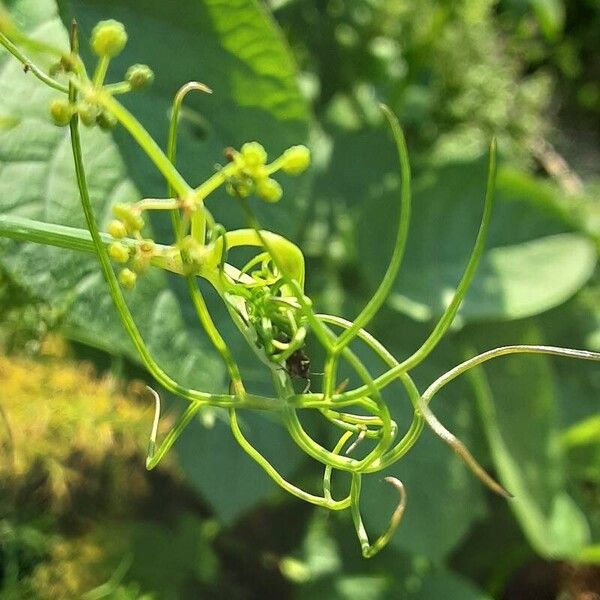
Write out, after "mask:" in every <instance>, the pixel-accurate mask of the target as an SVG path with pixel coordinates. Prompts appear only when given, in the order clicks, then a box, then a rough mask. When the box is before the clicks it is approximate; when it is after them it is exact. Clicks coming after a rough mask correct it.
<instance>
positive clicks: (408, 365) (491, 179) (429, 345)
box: [336, 140, 496, 398]
mask: <svg viewBox="0 0 600 600" xmlns="http://www.w3.org/2000/svg"><path fill="white" fill-rule="evenodd" d="M495 180H496V140H492V143H491V145H490V159H489V165H488V178H487V189H486V195H485V203H484V207H483V216H482V220H481V225H480V226H479V232H478V234H477V239H476V240H475V245H474V247H473V252H472V253H471V256H470V258H469V262H468V263H467V267H466V269H465V272H464V274H463V276H462V279H461V280H460V283H459V284H458V287H457V288H456V292H455V293H454V297H453V298H452V301H451V302H450V304H449V305H448V308H447V309H446V310H445V311H444V314H443V315H442V316H441V318H440V320H439V321H438V323H437V324H436V326H435V327H434V329H433V331H432V332H431V334H430V335H429V337H428V338H427V339H426V340H425V342H424V343H423V344H422V345H421V347H420V348H419V349H418V350H417V351H416V352H415V353H414V354H412V355H411V356H410V357H408V358H407V359H406V360H404V361H402V362H401V363H399V364H398V365H397V366H395V367H394V368H392V369H390V370H389V371H387V372H386V373H384V374H383V375H381V376H379V377H378V378H377V379H375V385H376V386H377V387H378V388H379V389H381V388H383V387H385V386H386V385H389V384H390V383H391V382H392V381H394V379H396V377H398V376H399V375H400V374H401V373H405V372H407V371H410V370H411V369H412V368H413V367H415V366H417V365H418V364H419V363H421V362H422V361H423V360H424V359H425V358H426V357H427V356H428V355H429V354H430V353H431V351H432V350H433V349H434V348H435V347H436V346H437V344H438V342H439V341H440V340H441V339H442V337H443V336H444V334H445V333H446V331H448V329H449V327H450V325H451V324H452V321H453V320H454V317H455V316H456V313H457V312H458V309H459V308H460V305H461V304H462V301H463V299H464V297H465V295H466V293H467V290H468V289H469V287H470V285H471V282H472V281H473V277H474V276H475V272H476V270H477V266H478V265H479V262H480V260H481V257H482V255H483V251H484V249H485V241H486V239H487V234H488V230H489V225H490V221H491V217H492V208H493V205H494V187H495ZM366 392H367V389H366V386H361V387H359V388H356V389H354V390H351V391H349V392H344V393H343V394H340V395H339V397H340V398H342V397H347V398H355V397H360V396H362V395H364V394H365V393H366ZM336 398H337V397H336Z"/></svg>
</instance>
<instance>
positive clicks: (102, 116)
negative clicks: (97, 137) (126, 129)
mask: <svg viewBox="0 0 600 600" xmlns="http://www.w3.org/2000/svg"><path fill="white" fill-rule="evenodd" d="M96 123H98V125H99V126H100V129H104V131H110V130H111V129H114V128H115V126H116V124H117V119H116V118H115V117H113V116H112V115H111V114H110V113H109V112H106V111H105V110H103V111H102V112H100V113H98V116H97V117H96Z"/></svg>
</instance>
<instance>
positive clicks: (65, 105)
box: [50, 19, 154, 130]
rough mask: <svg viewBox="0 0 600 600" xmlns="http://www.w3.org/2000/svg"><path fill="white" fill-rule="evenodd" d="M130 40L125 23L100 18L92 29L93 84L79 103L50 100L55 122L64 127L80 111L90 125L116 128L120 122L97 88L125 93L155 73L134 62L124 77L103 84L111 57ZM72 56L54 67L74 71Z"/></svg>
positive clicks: (151, 80) (140, 87) (139, 86)
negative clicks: (95, 59) (96, 58)
mask: <svg viewBox="0 0 600 600" xmlns="http://www.w3.org/2000/svg"><path fill="white" fill-rule="evenodd" d="M126 43H127V32H126V31H125V27H124V25H123V24H122V23H119V22H118V21H115V20H114V19H109V20H107V21H100V22H99V23H98V24H97V25H96V26H95V27H94V29H93V31H92V37H91V39H90V45H91V47H92V50H93V52H94V54H96V56H98V64H97V66H96V71H95V73H94V76H93V78H92V80H91V81H90V84H91V85H90V87H89V89H87V90H86V91H85V92H84V94H83V97H82V99H81V100H80V101H79V102H78V103H77V104H71V103H69V102H67V101H66V100H62V99H58V98H57V99H55V100H53V101H52V103H51V104H50V115H51V116H52V119H53V121H54V123H55V124H56V125H58V126H61V127H65V126H66V125H68V124H69V122H70V121H71V119H72V118H73V116H74V115H76V114H77V115H78V116H79V118H80V119H81V122H82V123H83V124H84V125H85V126H87V127H94V126H96V125H98V126H99V127H100V128H101V129H105V130H109V129H113V128H114V127H115V125H116V124H117V121H116V119H115V118H114V117H113V115H111V114H110V113H109V112H108V111H106V110H104V109H103V108H102V106H101V105H100V103H99V102H98V92H99V91H100V90H102V91H103V92H104V93H109V94H123V93H126V92H129V91H134V90H139V89H142V88H144V87H146V86H148V85H150V84H151V83H152V82H153V81H154V73H153V72H152V69H150V67H149V66H148V65H140V64H136V65H132V66H131V67H129V68H128V69H127V72H126V73H125V78H124V80H123V81H121V82H118V83H113V84H109V85H106V86H105V85H104V78H105V76H106V71H107V69H108V64H109V62H110V60H111V59H112V58H114V57H115V56H117V55H118V54H120V53H121V51H122V50H123V48H124V47H125V44H126ZM68 58H69V57H63V58H62V59H61V62H60V63H59V64H58V65H56V67H55V68H54V71H58V70H62V71H67V72H69V71H71V72H72V71H74V65H72V64H71V63H70V62H69V60H68Z"/></svg>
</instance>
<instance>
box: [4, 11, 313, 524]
mask: <svg viewBox="0 0 600 600" xmlns="http://www.w3.org/2000/svg"><path fill="white" fill-rule="evenodd" d="M73 6H74V9H75V13H76V14H77V15H78V17H80V19H81V21H82V24H83V30H84V32H85V31H86V30H87V31H89V28H90V27H91V25H92V23H93V22H94V21H95V20H96V19H98V18H100V17H102V16H104V17H116V18H123V20H124V21H125V22H126V23H127V25H128V27H129V34H130V40H131V43H130V47H129V48H128V49H127V50H126V51H125V56H124V57H123V61H125V62H124V63H121V67H123V65H124V64H125V63H127V64H130V63H133V62H149V63H151V64H152V66H153V67H154V68H155V69H156V70H157V82H156V83H157V87H156V90H155V91H154V92H151V93H150V94H149V95H147V96H142V95H140V96H139V97H138V98H137V99H133V101H132V103H131V106H132V108H133V109H134V110H136V111H137V110H140V111H141V113H142V117H143V118H144V120H145V122H146V123H149V124H150V125H151V126H152V127H151V128H153V129H155V130H157V131H160V132H161V134H164V132H165V131H166V129H167V125H168V120H167V117H168V103H169V98H170V97H171V96H172V94H173V93H174V92H175V91H176V89H177V87H178V86H179V85H180V84H182V83H184V82H185V81H187V80H189V79H194V78H200V76H201V75H202V73H201V72H200V71H201V70H202V69H200V68H199V66H198V65H200V64H202V63H203V61H204V65H205V66H207V68H208V66H210V73H212V75H213V77H214V81H213V82H211V83H212V84H213V86H214V87H215V98H216V99H213V100H210V101H209V104H208V105H207V106H211V107H212V108H211V110H210V111H209V112H207V113H206V115H207V118H208V121H207V122H210V127H209V129H210V134H207V137H206V143H204V142H201V141H199V140H198V136H197V135H196V134H197V133H198V132H196V133H194V131H195V130H193V127H191V125H190V122H189V120H188V121H186V123H182V134H183V138H184V139H183V142H182V144H181V145H180V148H179V152H180V155H182V156H183V154H186V153H189V154H188V156H187V166H188V169H187V170H188V172H190V171H191V170H192V167H191V165H194V169H195V170H196V172H197V174H196V175H195V176H194V181H199V180H200V178H201V177H203V176H205V175H207V174H210V172H211V170H212V168H213V167H212V165H213V164H214V162H215V160H218V157H219V156H220V153H221V152H222V148H223V147H224V146H226V145H229V144H236V143H238V142H239V141H240V140H245V139H249V138H250V139H251V138H257V139H261V140H264V141H265V142H266V143H267V144H270V145H271V146H272V147H273V148H275V149H276V150H279V149H281V148H283V147H284V146H286V145H290V144H291V143H299V142H302V141H303V136H304V133H305V129H306V124H305V119H306V109H305V106H304V103H303V101H302V100H301V97H300V95H299V92H298V91H297V89H296V86H295V83H294V80H293V77H294V68H293V65H292V63H291V62H290V60H289V57H288V55H287V51H286V49H285V47H284V46H283V44H282V42H281V40H280V39H279V34H278V32H277V30H276V29H275V28H274V27H273V24H272V23H271V22H270V21H269V19H268V18H267V17H266V16H265V15H264V13H263V12H262V11H261V10H260V9H259V8H258V7H257V6H256V5H255V4H254V3H253V2H251V1H250V0H248V1H245V0H244V1H241V2H238V3H236V5H235V6H232V7H230V8H223V12H220V11H219V10H218V7H217V3H215V2H210V1H206V2H196V1H191V0H190V1H189V2H181V3H178V10H177V11H172V10H170V9H167V7H166V5H165V4H164V3H160V2H155V3H145V4H144V5H143V6H138V4H137V3H133V2H131V3H129V5H127V6H126V5H125V4H124V3H122V2H121V3H118V6H117V3H111V2H104V3H88V2H86V3H80V4H77V3H75V4H74V5H73ZM65 7H66V4H63V9H65ZM10 8H11V10H12V13H13V14H14V16H15V20H16V21H17V22H18V23H19V24H20V25H21V26H22V27H23V28H24V29H25V30H27V31H28V32H29V33H30V34H31V35H33V36H35V37H37V38H40V39H43V40H46V41H52V42H54V43H56V44H59V45H61V46H63V47H66V43H67V38H66V32H65V29H64V27H63V25H62V23H61V21H60V19H59V18H58V14H57V9H56V6H55V3H54V2H52V1H50V0H35V2H34V1H32V0H19V1H15V2H13V3H12V4H11V6H10ZM80 12H81V15H79V13H80ZM100 13H101V14H100ZM233 16H235V18H233ZM228 17H231V19H229V18H228ZM240 36H241V38H240ZM244 36H245V37H244ZM240 40H241V41H244V43H243V44H241V41H240ZM234 42H235V43H240V44H241V46H236V45H234ZM167 43H169V44H171V45H176V46H177V47H176V48H175V49H174V50H173V51H172V52H167V51H165V48H166V44H167ZM0 61H1V62H0V89H1V90H2V94H1V95H0V114H7V115H11V117H14V118H15V119H18V120H19V122H18V124H17V125H15V126H14V127H12V128H10V129H0V211H1V212H2V213H3V214H14V215H19V216H26V217H29V218H33V219H38V220H40V221H47V222H52V223H61V224H66V225H72V226H78V227H83V226H84V218H83V213H82V211H81V208H80V205H79V198H78V194H77V190H76V186H75V179H74V175H73V166H72V156H71V149H70V144H69V139H68V132H67V130H65V129H59V128H57V127H55V126H53V125H52V124H51V122H50V120H49V117H48V105H49V102H50V101H51V99H52V98H54V97H56V92H53V91H49V90H48V89H47V88H45V87H44V86H43V84H41V83H40V82H39V81H37V80H36V79H34V78H33V77H32V76H31V75H30V74H25V73H23V69H22V68H21V66H20V65H19V64H18V63H17V62H16V61H15V60H13V59H12V58H11V57H9V56H8V55H7V53H5V52H3V53H1V54H0ZM45 66H46V67H48V66H49V65H48V64H47V65H45ZM121 67H120V66H119V64H118V63H117V65H116V67H115V69H114V71H113V70H111V73H113V72H115V73H116V77H117V78H119V77H121V76H122V71H124V67H123V68H121ZM252 82H254V85H252ZM211 102H212V104H211ZM238 105H241V108H240V109H239V111H238V108H237V107H238ZM82 136H83V148H84V161H85V164H86V168H87V172H88V179H89V185H90V192H91V196H92V202H93V204H94V206H95V208H96V214H97V217H98V219H99V221H100V223H101V224H103V225H106V223H107V221H108V219H110V206H111V205H112V204H113V203H114V202H122V201H129V200H136V199H138V198H139V197H140V194H156V195H164V184H163V183H162V182H161V181H160V178H158V177H157V176H156V174H155V173H154V172H153V171H151V169H150V167H149V165H148V164H145V163H144V160H145V159H144V157H143V156H142V154H141V151H139V150H138V149H137V147H135V146H134V144H133V143H132V142H131V141H129V140H128V139H126V136H125V134H124V132H123V131H119V130H118V129H117V131H116V132H115V136H116V138H117V139H118V143H119V145H117V144H115V142H113V140H112V138H111V136H109V135H107V134H104V133H101V132H99V131H97V130H83V131H82ZM236 136H238V137H236ZM276 143H277V144H279V146H276ZM270 149H271V148H270ZM123 157H124V158H125V160H124V159H123ZM140 165H141V166H140ZM282 206H283V204H282ZM228 208H229V209H231V206H228ZM282 221H285V219H284V218H282ZM158 229H160V224H157V225H156V227H155V231H156V230H158ZM0 263H1V265H2V268H3V269H5V270H6V271H7V272H8V273H9V274H10V276H11V277H12V278H14V280H15V281H17V282H18V283H19V284H20V285H22V286H24V287H25V288H26V289H27V290H29V291H30V292H31V293H32V294H33V295H34V296H37V297H40V298H42V299H44V300H46V301H48V302H49V303H50V304H52V305H53V306H55V307H59V308H60V309H61V310H62V312H63V314H64V323H63V324H64V330H65V331H66V333H67V335H69V336H70V337H71V338H72V339H75V340H79V341H81V342H84V343H86V344H89V345H92V346H95V347H97V348H100V349H103V350H105V351H108V352H110V353H111V354H113V355H121V356H127V357H129V358H131V359H133V360H137V356H136V354H135V352H134V351H133V348H132V346H131V344H130V343H129V342H128V340H127V336H126V334H125V332H124V330H123V329H122V326H121V324H120V322H119V320H118V318H117V315H116V312H115V311H114V309H113V307H112V304H111V301H110V298H109V296H108V293H107V292H106V288H105V285H104V282H103V278H102V275H101V273H100V270H99V268H98V265H97V263H96V260H95V259H94V258H93V257H89V256H79V255H76V254H74V253H72V252H66V251H62V250H57V249H49V248H45V247H41V246H34V245H28V244H17V243H9V242H7V241H6V240H0ZM180 288H181V286H179V287H177V286H170V284H169V279H168V278H167V277H166V276H165V275H164V274H162V273H160V272H151V273H150V274H149V275H148V276H147V277H145V278H143V279H142V280H141V281H140V284H139V286H137V288H136V290H135V291H134V292H133V293H131V294H130V295H129V296H128V301H129V304H130V306H131V309H132V311H133V313H134V317H135V318H136V321H137V323H138V325H139V327H140V329H141V331H142V334H143V335H144V337H145V339H146V341H147V344H148V346H149V347H150V348H151V350H152V351H153V353H154V354H155V356H156V358H157V359H158V361H159V363H160V364H161V365H162V366H163V367H164V368H165V370H166V371H167V372H168V373H169V374H170V375H171V376H173V377H174V378H175V379H177V380H178V381H180V382H181V383H183V384H186V385H189V386H193V387H196V388H198V389H201V390H206V391H224V390H226V389H227V384H228V383H227V380H226V378H225V372H224V368H223V365H222V363H221V362H220V360H219V359H218V357H217V355H216V354H215V353H214V351H213V349H212V347H211V346H210V344H209V343H208V341H207V338H206V336H205V334H204V333H203V331H202V330H201V328H200V326H199V325H198V323H197V321H196V319H195V317H193V315H191V312H190V308H189V306H188V305H187V304H184V303H183V302H182V301H183V296H182V294H181V291H180ZM186 302H187V299H186ZM222 316H224V318H226V319H227V323H225V328H226V329H227V328H228V329H229V330H231V324H230V323H229V319H228V318H227V317H226V316H225V313H224V311H223V312H222ZM237 339H238V341H239V338H237ZM238 345H239V344H238ZM149 425H150V423H149ZM273 432H274V433H273ZM196 435H197V436H198V439H192V443H189V440H188V443H186V445H185V447H186V449H187V450H186V452H188V453H189V456H188V457H187V459H188V460H185V461H184V462H185V463H186V465H189V470H190V472H194V471H198V469H197V466H198V463H204V462H205V455H209V456H211V457H212V458H213V461H214V462H212V463H211V466H212V468H213V469H214V472H215V474H216V476H217V477H218V475H219V474H220V472H221V470H222V469H223V465H224V464H225V463H226V462H227V461H230V460H233V457H235V456H237V455H238V454H239V458H240V460H239V462H237V463H236V469H237V471H236V476H237V477H239V481H240V482H249V481H253V482H254V484H253V485H252V486H248V487H247V490H246V492H245V493H244V494H241V493H240V494H235V495H231V496H230V497H229V498H228V501H227V503H226V509H225V508H224V509H223V513H222V512H221V503H220V502H218V498H215V497H211V498H210V499H211V500H212V504H213V507H214V509H215V511H216V512H217V514H220V515H221V514H223V515H224V516H226V517H227V518H229V519H231V518H234V517H235V516H236V515H238V514H239V513H240V512H241V511H243V510H245V509H247V508H248V507H249V506H251V505H252V504H254V503H255V502H257V501H259V500H260V499H261V498H262V497H264V495H265V494H268V493H271V492H272V490H273V483H272V482H271V481H270V480H267V479H266V478H262V479H261V478H256V468H255V466H254V465H253V464H252V462H251V461H250V460H249V459H247V457H246V456H245V455H244V454H243V453H242V451H241V450H240V449H239V448H238V447H237V445H236V444H235V442H234V441H233V440H232V439H231V436H230V435H229V434H228V432H227V431H223V432H220V435H219V436H218V437H217V438H215V436H213V435H211V432H205V431H203V430H202V429H201V428H197V429H196ZM281 435H282V432H281V430H279V429H276V428H273V427H271V428H267V429H266V433H264V436H263V437H264V438H265V439H263V440H262V441H263V442H264V444H265V446H269V447H276V446H277V445H278V444H279V443H280V442H281ZM203 436H206V437H203ZM269 436H270V437H269ZM194 443H197V444H198V445H197V446H194ZM199 448H201V451H200V450H199ZM190 457H192V458H193V460H189V459H190ZM300 457H301V453H300V452H293V453H292V452H288V453H286V454H283V455H282V456H281V465H280V466H281V468H282V470H283V471H284V472H289V471H290V470H292V469H293V468H294V466H295V465H296V464H297V463H298V460H300ZM255 478H256V481H254V479H255ZM191 480H192V481H193V482H194V483H195V484H196V485H197V487H198V489H199V490H200V492H202V493H203V494H206V495H207V496H209V495H210V492H211V490H210V489H209V488H210V486H211V485H212V483H213V482H212V481H209V480H208V478H199V477H192V479H191Z"/></svg>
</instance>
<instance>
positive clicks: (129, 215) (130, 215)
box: [112, 203, 144, 233]
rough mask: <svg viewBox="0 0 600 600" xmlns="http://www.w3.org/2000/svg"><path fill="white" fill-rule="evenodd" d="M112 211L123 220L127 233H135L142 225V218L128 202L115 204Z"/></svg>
mask: <svg viewBox="0 0 600 600" xmlns="http://www.w3.org/2000/svg"><path fill="white" fill-rule="evenodd" d="M112 213H113V215H114V216H115V217H117V219H120V220H121V221H122V222H123V224H124V225H125V228H126V229H127V232H128V233H135V232H136V231H140V230H141V229H142V228H143V227H144V219H142V217H141V216H140V215H139V214H138V213H137V212H134V211H133V209H132V208H131V206H129V205H128V204H121V203H119V204H115V205H114V206H113V207H112Z"/></svg>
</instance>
